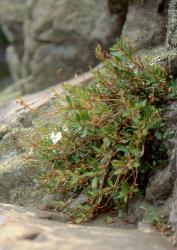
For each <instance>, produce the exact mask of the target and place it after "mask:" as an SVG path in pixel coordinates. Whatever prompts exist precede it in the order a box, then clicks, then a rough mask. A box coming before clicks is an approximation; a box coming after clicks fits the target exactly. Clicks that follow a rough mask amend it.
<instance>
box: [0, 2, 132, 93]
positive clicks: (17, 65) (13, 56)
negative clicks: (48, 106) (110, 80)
mask: <svg viewBox="0 0 177 250" xmlns="http://www.w3.org/2000/svg"><path fill="white" fill-rule="evenodd" d="M126 9H127V4H126V5H123V10H120V11H117V12H116V13H113V12H112V11H111V10H110V4H109V2H108V0H78V1H72V2H71V1H69V0H45V1H43V0H35V1H33V0H28V1H27V0H25V1H21V0H17V1H15V3H13V4H12V1H10V0H8V1H5V0H0V22H1V25H2V28H3V30H4V33H5V34H6V36H7V38H8V40H9V42H10V47H9V48H8V49H7V61H8V64H9V68H10V71H11V74H12V76H13V79H14V81H17V80H18V79H20V78H25V79H26V78H27V77H29V76H31V78H32V81H31V82H29V85H30V88H28V89H26V90H25V91H26V92H30V91H31V92H32V91H35V90H39V89H43V88H45V87H47V86H50V85H54V84H56V83H57V82H60V81H63V80H66V79H69V78H71V77H72V76H73V75H74V74H80V73H82V72H83V71H86V70H88V67H89V65H92V66H94V65H96V64H97V61H96V59H95V53H94V51H95V47H96V45H97V44H98V43H100V44H101V45H102V46H103V47H104V48H109V47H110V46H111V45H112V44H113V42H114V40H115V38H116V37H117V36H119V35H120V34H121V30H122V26H123V23H124V16H125V13H126ZM122 13H124V14H123V15H124V16H123V15H122Z"/></svg>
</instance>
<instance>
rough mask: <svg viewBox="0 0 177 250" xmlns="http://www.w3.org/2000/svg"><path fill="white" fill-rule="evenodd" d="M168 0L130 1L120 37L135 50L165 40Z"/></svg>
mask: <svg viewBox="0 0 177 250" xmlns="http://www.w3.org/2000/svg"><path fill="white" fill-rule="evenodd" d="M168 3H169V0H164V1H162V0H157V1H154V0H146V1H137V0H134V1H131V4H130V5H129V8H128V14H127V17H126V22H125V25H124V28H123V33H122V37H123V38H124V39H125V38H126V39H127V40H129V42H130V43H131V45H132V47H133V48H134V49H135V50H141V49H144V48H146V49H147V48H151V47H152V46H157V45H160V44H162V43H164V42H165V37H166V24H167V11H168Z"/></svg>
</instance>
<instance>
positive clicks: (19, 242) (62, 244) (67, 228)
mask: <svg viewBox="0 0 177 250" xmlns="http://www.w3.org/2000/svg"><path fill="white" fill-rule="evenodd" d="M45 216H46V214H45V213H42V212H38V211H30V210H28V209H22V208H20V207H15V206H10V205H8V204H1V205H0V228H1V234H0V246H1V248H2V249H9V250H15V249H18V250H21V249H22V250H27V249H30V250H31V249H34V250H35V249H38V250H40V249H44V248H45V249H48V250H57V249H62V250H71V249H78V250H81V249H84V250H87V249H88V250H90V249H91V248H94V249H97V250H104V249H105V250H107V249H110V250H113V249H118V250H119V249H120V250H121V249H125V250H149V249H151V250H170V249H173V248H172V247H171V246H170V244H169V243H168V242H167V241H166V240H165V238H163V236H162V235H160V234H158V233H157V232H155V231H153V230H152V229H151V230H150V229H149V230H144V229H143V230H142V229H141V228H140V230H122V229H111V228H100V227H87V226H76V225H72V224H62V223H59V222H54V221H49V220H46V219H45V220H43V219H39V218H38V217H43V218H45ZM49 218H50V217H49Z"/></svg>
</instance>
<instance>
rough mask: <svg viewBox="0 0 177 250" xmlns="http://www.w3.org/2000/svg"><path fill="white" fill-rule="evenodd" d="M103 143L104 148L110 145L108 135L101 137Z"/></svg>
mask: <svg viewBox="0 0 177 250" xmlns="http://www.w3.org/2000/svg"><path fill="white" fill-rule="evenodd" d="M103 143H104V145H105V146H106V148H109V147H110V145H111V140H110V139H109V138H108V137H105V138H104V139H103Z"/></svg>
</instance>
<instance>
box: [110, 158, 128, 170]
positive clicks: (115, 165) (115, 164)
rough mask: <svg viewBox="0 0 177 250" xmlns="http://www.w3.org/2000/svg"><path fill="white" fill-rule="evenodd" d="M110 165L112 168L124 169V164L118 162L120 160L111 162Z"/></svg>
mask: <svg viewBox="0 0 177 250" xmlns="http://www.w3.org/2000/svg"><path fill="white" fill-rule="evenodd" d="M111 164H112V166H113V167H120V168H122V167H124V166H125V163H124V162H123V161H120V160H113V161H111Z"/></svg>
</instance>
